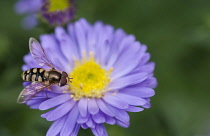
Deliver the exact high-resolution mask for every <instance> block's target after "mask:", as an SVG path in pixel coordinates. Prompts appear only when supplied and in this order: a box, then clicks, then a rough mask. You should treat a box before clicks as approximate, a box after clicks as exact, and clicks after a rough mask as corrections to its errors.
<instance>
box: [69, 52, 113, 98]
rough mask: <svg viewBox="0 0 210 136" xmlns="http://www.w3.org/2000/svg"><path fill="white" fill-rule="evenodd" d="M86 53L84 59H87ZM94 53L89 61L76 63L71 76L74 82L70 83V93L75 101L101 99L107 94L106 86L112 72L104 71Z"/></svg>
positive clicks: (84, 60)
mask: <svg viewBox="0 0 210 136" xmlns="http://www.w3.org/2000/svg"><path fill="white" fill-rule="evenodd" d="M85 55H86V54H85V53H84V58H85ZM93 56H94V55H93V53H90V55H89V58H88V59H86V58H85V59H82V60H81V61H75V67H74V69H73V71H72V72H71V73H70V74H69V75H70V76H71V77H72V78H73V81H72V83H70V88H69V89H70V92H71V93H72V94H73V95H72V97H74V99H75V100H79V99H80V98H82V97H88V98H100V97H102V96H103V93H104V92H106V91H107V90H106V86H107V85H108V83H109V82H110V74H111V70H112V69H110V71H106V70H104V69H103V68H102V67H101V66H100V65H99V64H97V63H96V62H95V60H94V57H93Z"/></svg>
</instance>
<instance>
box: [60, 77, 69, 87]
mask: <svg viewBox="0 0 210 136" xmlns="http://www.w3.org/2000/svg"><path fill="white" fill-rule="evenodd" d="M66 84H67V79H66V77H62V78H61V80H60V82H59V86H64V85H66Z"/></svg>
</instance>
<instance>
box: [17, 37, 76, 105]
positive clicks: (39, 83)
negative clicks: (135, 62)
mask: <svg viewBox="0 0 210 136" xmlns="http://www.w3.org/2000/svg"><path fill="white" fill-rule="evenodd" d="M29 49H30V52H31V55H32V57H33V58H34V59H35V60H36V62H37V63H38V64H39V65H40V66H44V65H45V66H48V67H50V68H51V69H50V70H45V69H42V68H31V69H29V70H27V71H24V72H23V73H22V75H21V77H22V79H23V80H24V81H28V82H32V83H31V84H30V85H28V86H26V87H25V88H24V89H23V90H22V92H21V93H20V95H19V97H18V99H17V102H18V103H25V102H27V101H28V100H29V99H31V98H33V97H34V96H36V95H37V94H38V93H39V92H41V91H43V90H44V89H46V88H48V87H50V86H51V85H58V86H60V87H62V86H65V85H67V83H68V82H69V80H70V79H72V78H69V77H68V74H67V73H66V72H64V71H62V72H61V71H58V70H56V69H55V68H54V66H53V64H52V62H51V61H50V59H49V58H48V56H47V55H46V53H45V51H44V49H43V47H42V46H41V44H40V43H39V42H38V41H37V40H36V39H35V38H30V39H29ZM70 82H71V81H70Z"/></svg>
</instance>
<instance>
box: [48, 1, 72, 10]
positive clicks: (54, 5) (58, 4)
mask: <svg viewBox="0 0 210 136" xmlns="http://www.w3.org/2000/svg"><path fill="white" fill-rule="evenodd" d="M48 1H49V5H48V6H49V7H48V12H55V11H58V10H59V11H65V10H66V9H67V8H69V7H70V2H69V0H48Z"/></svg>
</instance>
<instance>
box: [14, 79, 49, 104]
mask: <svg viewBox="0 0 210 136" xmlns="http://www.w3.org/2000/svg"><path fill="white" fill-rule="evenodd" d="M49 86H50V85H49V84H45V83H40V82H33V83H31V84H30V85H28V86H26V87H25V88H24V89H23V90H22V92H21V93H20V94H19V96H18V99H17V103H25V102H27V101H28V100H30V99H31V98H33V97H34V96H36V95H37V94H38V93H39V92H41V91H42V90H44V89H45V88H47V87H49Z"/></svg>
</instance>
